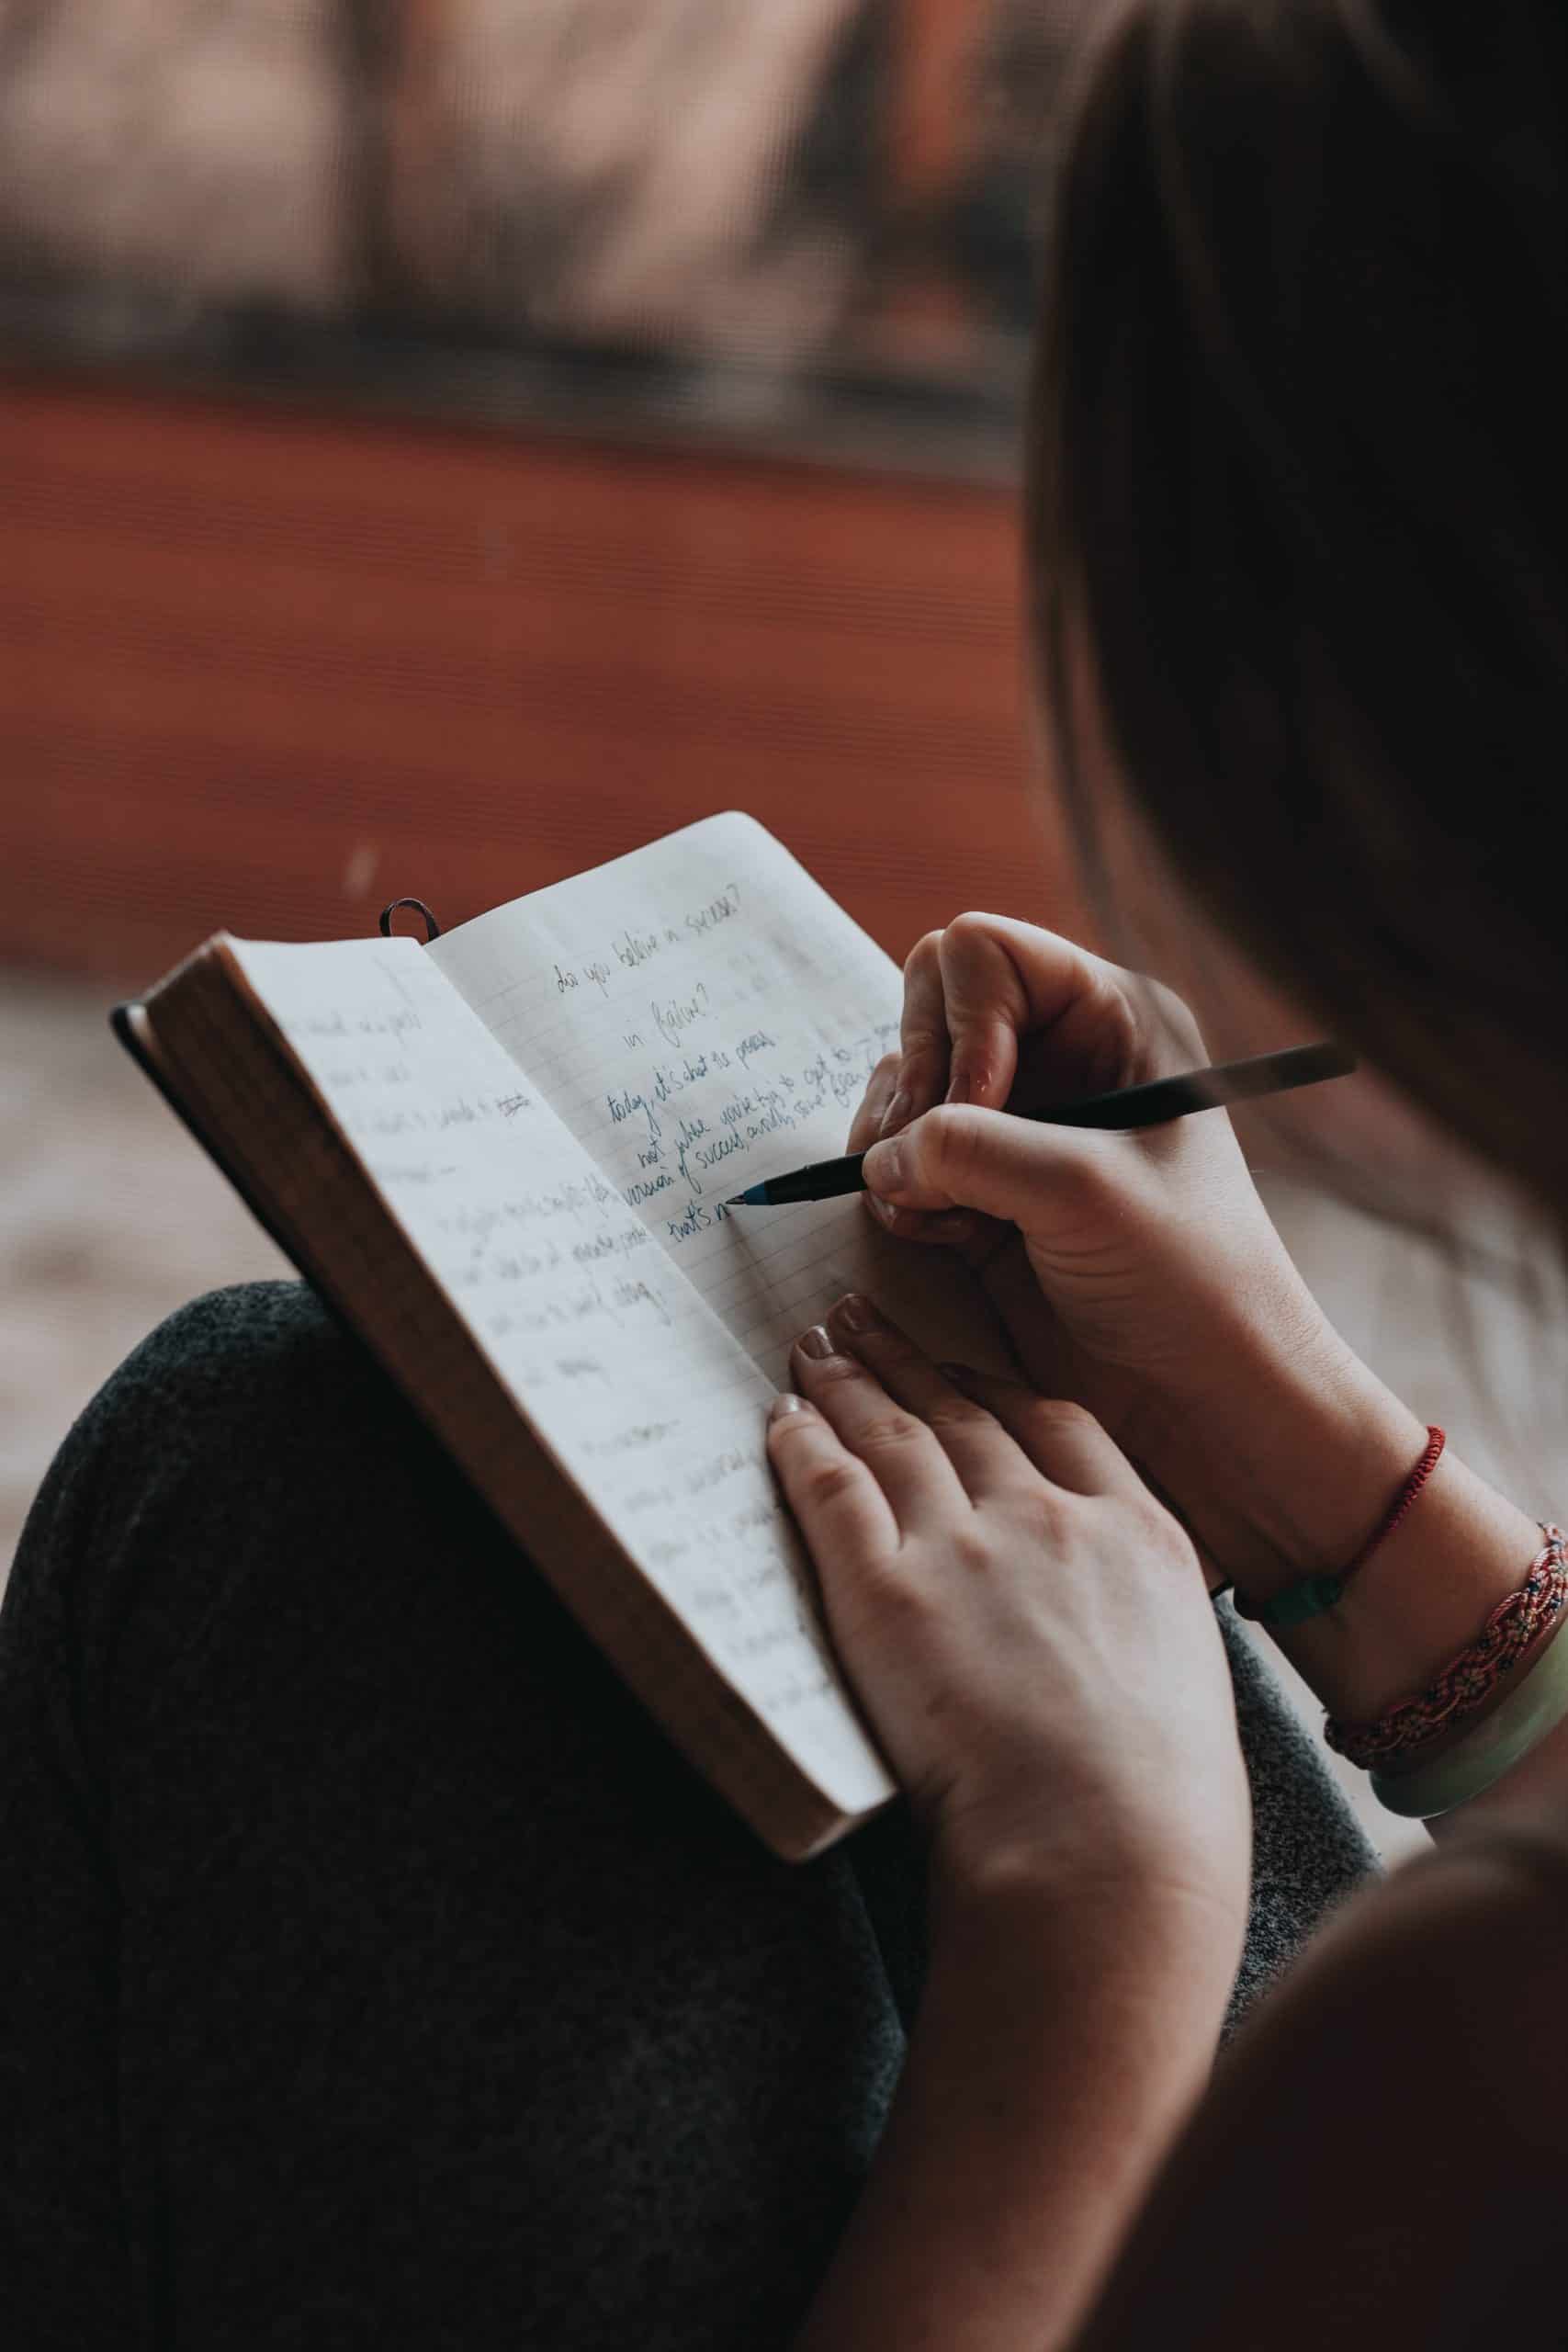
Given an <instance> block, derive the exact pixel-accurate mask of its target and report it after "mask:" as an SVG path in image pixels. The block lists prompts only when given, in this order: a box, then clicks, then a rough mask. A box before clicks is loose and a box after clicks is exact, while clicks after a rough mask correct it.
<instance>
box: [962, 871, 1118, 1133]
mask: <svg viewBox="0 0 1568 2352" xmlns="http://www.w3.org/2000/svg"><path fill="white" fill-rule="evenodd" d="M938 936H939V940H940V946H939V951H938V954H939V961H940V963H941V967H942V998H943V1006H944V1014H945V1019H946V1022H947V1028H948V1035H949V1038H950V1040H951V1083H950V1085H949V1088H948V1092H947V1100H948V1101H949V1102H950V1103H980V1104H982V1105H983V1106H985V1107H986V1108H987V1109H990V1110H1000V1109H1001V1108H1002V1106H1003V1104H1004V1103H1006V1102H1007V1101H1008V1100H1009V1097H1010V1094H1011V1093H1012V1091H1013V1088H1014V1084H1015V1081H1016V1080H1017V1076H1018V1065H1019V1053H1020V1044H1021V1040H1024V1039H1029V1040H1032V1041H1034V1049H1033V1051H1032V1055H1031V1060H1032V1063H1035V1062H1038V1060H1039V1059H1040V1058H1041V1056H1042V1053H1044V1054H1045V1056H1046V1057H1047V1058H1048V1060H1049V1061H1050V1063H1051V1064H1052V1065H1053V1067H1054V1068H1055V1071H1056V1073H1057V1081H1056V1082H1057V1085H1058V1088H1059V1090H1060V1091H1062V1092H1070V1093H1089V1092H1093V1091H1096V1090H1097V1089H1098V1088H1099V1087H1100V1086H1101V1085H1103V1086H1105V1087H1107V1088H1109V1087H1111V1086H1115V1085H1117V1084H1119V1083H1121V1082H1122V1076H1123V1072H1124V1069H1125V1068H1126V1066H1127V1064H1128V1061H1129V1059H1130V1057H1131V1053H1132V1049H1133V1045H1134V1033H1135V1028H1136V1015H1135V1010H1134V1003H1133V1000H1132V997H1131V995H1130V993H1129V988H1128V978H1129V976H1128V975H1127V974H1126V973H1124V972H1122V970H1120V968H1119V967H1117V966H1116V965H1114V964H1108V963H1107V962H1106V961H1105V960H1104V958H1103V957H1102V956H1092V955H1090V954H1089V951H1088V950H1087V949H1086V948H1082V947H1078V946H1077V945H1075V944H1074V943H1073V941H1071V940H1070V939H1063V938H1061V937H1060V936H1059V935H1058V934H1057V933H1055V932H1051V931H1042V930H1041V929H1039V927H1038V926H1037V925H1036V924H1033V923H1026V922H1013V921H1011V920H1010V918H1009V917H1008V916H1006V915H987V914H964V915H958V916H956V917H955V918H954V920H953V922H950V923H949V924H948V925H947V927H946V929H945V930H944V931H942V933H939V934H938Z"/></svg>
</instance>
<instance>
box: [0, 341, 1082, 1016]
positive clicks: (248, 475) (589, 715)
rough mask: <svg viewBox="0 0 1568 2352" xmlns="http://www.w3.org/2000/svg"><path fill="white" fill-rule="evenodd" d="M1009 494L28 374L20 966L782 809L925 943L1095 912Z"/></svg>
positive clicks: (530, 872) (17, 478)
mask: <svg viewBox="0 0 1568 2352" xmlns="http://www.w3.org/2000/svg"><path fill="white" fill-rule="evenodd" d="M1016 607H1017V580H1016V560H1015V528H1014V518H1013V511H1012V503H1011V500H1010V498H1009V497H1008V496H1007V495H1005V494H1002V493H998V492H993V491H987V490H984V489H976V488H974V487H948V486H946V485H932V484H931V483H929V482H924V483H923V482H919V481H905V480H899V479H896V478H892V477H886V478H876V479H866V478H861V477H855V476H851V475H846V474H835V473H832V472H829V471H826V470H817V469H811V468H807V467H799V466H794V467H792V466H785V465H781V464H770V463H767V462H765V461H762V460H754V461H753V460H750V459H736V458H728V457H727V458H701V457H695V456H686V455H683V454H670V453H663V452H642V453H637V452H630V451H625V450H620V449H615V448H610V447H600V446H594V445H591V444H588V443H585V442H573V441H565V440H559V439H556V440H550V439H547V438H543V437H535V438H532V439H530V438H528V437H525V436H524V437H516V438H513V437H512V436H510V435H502V434H496V433H488V434H487V433H484V432H479V431H474V432H464V431H460V430H453V429H447V428H443V427H437V426H434V425H429V424H412V423H411V424H405V423H401V422H399V423H395V424H389V423H387V422H385V421H374V422H372V421H367V420H365V419H363V418H359V417H352V418H350V417H342V416H330V415H328V416H322V415H308V414H301V413H293V412H291V411H289V410H288V409H286V408H282V407H276V406H273V407H265V406H262V405H259V404H257V405H254V406H252V405H246V404H244V403H242V402H238V401H234V402H229V401H223V400H219V399H212V400H203V399H197V398H194V397H185V396H174V395H167V396H165V395H157V396H154V395H149V394H147V393H145V392H136V391H131V390H106V389H103V388H101V387H97V386H94V385H89V384H85V383H83V382H80V381H78V382H74V383H70V382H62V383H48V382H43V381H40V380H38V379H33V380H29V381H18V380H15V379H13V380H11V381H10V382H0V874H3V875H4V876H5V878H6V952H8V954H9V956H10V957H11V959H12V960H13V961H17V962H21V963H36V964H50V965H53V966H56V967H61V968H64V969H75V970H78V971H82V972H86V973H92V974H96V975H101V976H104V977H112V978H116V979H119V978H125V979H128V980H130V981H131V982H132V983H135V982H139V981H145V980H151V979H152V978H155V977H156V976H157V975H158V974H159V973H160V972H161V971H163V970H164V969H165V968H166V967H168V965H170V964H171V963H172V962H174V961H175V959H176V958H177V957H178V956H181V955H183V954H184V953H185V952H186V949H187V948H189V947H190V946H191V945H193V944H195V943H196V942H197V941H199V940H200V939H202V938H204V937H206V936H207V935H208V933H210V932H212V931H215V930H217V929H219V928H220V927H227V928H229V929H231V930H233V931H235V932H237V933H240V934H242V935H247V934H248V935H252V936H263V937H275V938H313V937H331V936H338V935H343V934H345V933H357V932H362V931H366V930H368V929H370V928H373V926H374V922H375V919H376V915H377V912H378V910H379V908H380V907H381V906H382V905H383V904H384V903H385V902H386V900H388V899H390V898H393V897H395V896H398V895H400V894H402V893H405V892H412V893H415V894H417V895H418V896H420V897H422V898H423V899H427V900H428V901H429V902H430V904H431V905H432V906H433V907H434V910H435V911H436V913H437V915H438V916H439V918H440V919H441V921H442V922H444V923H446V924H448V925H450V924H452V923H454V922H459V921H461V920H462V919H463V918H465V917H466V916H468V915H470V914H473V913H477V912H478V911H479V910H481V909H482V908H484V907H487V906H491V905H493V904H495V903H497V902H498V901H500V900H502V899H507V898H511V897H513V896H515V895H516V894H517V893H519V892H521V891H524V890H527V889H531V888H536V886H538V885H539V884H541V883H544V882H547V881H552V880H555V879H558V877H559V876H563V875H566V874H570V873H573V872H576V871H578V870H579V869H580V868H581V867H582V866H584V865H592V864H593V863H595V862H597V861H599V860H601V859H603V858H606V857H610V856H614V855H615V854H619V853H620V852H622V851H625V850H627V849H631V848H634V847H636V846H637V843H638V842H642V841H645V840H648V839H649V838H650V837H651V836H653V835H655V834H658V833H660V832H664V831H668V830H669V829H670V828H671V827H673V826H676V825H680V824H682V823H685V822H688V821H690V820H692V819H694V818H696V817H699V816H703V815H706V814H708V813H710V812H711V811H713V810H715V809H724V808H729V807H739V808H743V809H750V811H751V812H752V813H753V814H754V815H755V816H757V817H759V818H760V819H761V820H762V822H763V823H764V824H766V825H768V826H769V827H771V828H772V829H773V831H775V832H777V833H778V834H779V835H780V836H781V838H782V839H783V840H784V842H787V843H788V845H789V846H790V848H792V849H793V850H794V851H795V853H796V854H797V855H799V856H800V857H802V858H803V859H804V860H805V861H806V863H807V865H808V866H809V867H810V868H811V870H812V871H813V872H814V873H815V874H817V875H818V877H819V878H820V879H821V881H822V882H823V883H824V884H825V885H826V886H827V888H829V890H831V891H832V892H833V894H834V895H835V897H837V898H839V899H840V900H841V901H842V903H843V904H844V905H845V906H847V907H848V908H849V909H850V910H851V912H852V913H853V914H854V915H855V916H856V918H857V919H858V920H859V921H860V922H863V924H865V926H866V927H867V928H868V929H869V930H870V931H871V932H872V933H874V935H875V936H876V937H877V938H878V939H879V940H881V941H882V942H883V944H885V945H886V946H887V947H888V948H889V949H890V950H891V951H892V952H894V953H895V954H897V955H900V956H901V955H902V954H903V952H904V951H905V950H906V949H907V948H908V945H909V944H911V943H912V941H913V940H914V939H915V938H916V937H918V936H919V933H920V932H922V931H923V930H925V929H926V928H928V927H929V926H930V925H931V924H932V923H935V922H942V921H943V920H945V919H946V918H947V917H949V916H951V915H953V914H954V913H956V912H958V911H959V910H960V909H962V908H964V907H966V906H979V907H989V908H993V909H998V910H1002V911H1006V912H1012V913H1021V914H1025V915H1031V916H1033V917H1035V918H1037V919H1042V918H1043V919H1044V920H1048V921H1061V922H1064V924H1066V923H1067V922H1068V921H1069V920H1070V917H1071V910H1070V908H1069V906H1068V904H1067V901H1066V896H1065V893H1064V890H1063V888H1062V886H1061V884H1060V881H1059V879H1057V878H1055V877H1056V876H1057V874H1058V870H1059V860H1057V859H1056V858H1055V857H1054V856H1053V855H1052V854H1050V851H1049V848H1048V844H1047V842H1046V837H1045V832H1044V828H1043V821H1042V818H1041V815H1040V807H1039V795H1038V794H1037V792H1035V791H1034V790H1033V789H1032V787H1031V786H1030V783H1029V780H1028V773H1027V769H1028V762H1027V755H1026V752H1025V749H1024V739H1025V729H1024V726H1023V721H1022V715H1021V714H1022V701H1023V689H1022V683H1021V656H1020V653H1019V650H1018V638H1017V628H1016Z"/></svg>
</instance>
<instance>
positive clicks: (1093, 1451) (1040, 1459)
mask: <svg viewBox="0 0 1568 2352" xmlns="http://www.w3.org/2000/svg"><path fill="white" fill-rule="evenodd" d="M942 1370H943V1371H944V1372H945V1373H946V1374H947V1376H948V1378H949V1380H950V1381H951V1382H952V1383H953V1386H954V1387H955V1388H959V1389H961V1390H962V1392H963V1393H964V1395H965V1396H968V1397H974V1398H975V1400H976V1403H977V1404H981V1405H984V1407H985V1408H986V1409H987V1412H988V1413H990V1414H992V1415H993V1416H994V1417H995V1419H997V1420H998V1421H999V1422H1000V1423H1001V1426H1002V1427H1003V1429H1004V1430H1007V1432H1008V1434H1009V1436H1010V1437H1011V1438H1012V1439H1013V1440H1014V1441H1015V1442H1016V1443H1017V1445H1018V1446H1019V1448H1020V1449H1021V1452H1022V1453H1025V1454H1026V1455H1027V1456H1028V1458H1029V1460H1030V1461H1031V1462H1032V1464H1034V1467H1035V1468H1036V1470H1038V1471H1040V1472H1041V1473H1042V1475H1043V1476H1045V1477H1047V1478H1049V1479H1050V1480H1051V1481H1052V1483H1053V1484H1054V1485H1055V1486H1058V1487H1066V1489H1067V1490H1068V1492H1069V1493H1070V1494H1075V1495H1123V1496H1132V1495H1145V1496H1146V1495H1147V1493H1148V1489H1147V1487H1145V1485H1144V1482H1143V1480H1142V1479H1141V1478H1140V1477H1139V1476H1138V1474H1137V1472H1136V1471H1135V1470H1134V1467H1133V1465H1132V1464H1131V1463H1130V1462H1129V1461H1128V1459H1127V1457H1126V1455H1125V1454H1124V1453H1122V1449H1121V1447H1120V1446H1119V1445H1118V1444H1117V1442H1116V1441H1115V1439H1114V1438H1112V1437H1109V1436H1107V1434H1106V1432H1105V1430H1102V1429H1101V1428H1100V1423H1099V1422H1098V1421H1097V1420H1096V1419H1095V1418H1094V1415H1093V1414H1092V1413H1090V1412H1087V1411H1086V1410H1085V1408H1083V1406H1081V1405H1074V1404H1072V1403H1070V1402H1069V1401H1068V1399H1067V1398H1066V1397H1043V1396H1042V1395H1041V1394H1040V1392H1039V1390H1038V1389H1036V1388H1031V1387H1030V1386H1029V1385H1027V1383H1026V1382H1024V1381H1021V1380H1002V1379H999V1378H998V1377H997V1376H996V1375H995V1374H991V1373H984V1372H972V1371H970V1370H969V1369H968V1367H967V1366H965V1365H962V1364H944V1365H943V1366H942Z"/></svg>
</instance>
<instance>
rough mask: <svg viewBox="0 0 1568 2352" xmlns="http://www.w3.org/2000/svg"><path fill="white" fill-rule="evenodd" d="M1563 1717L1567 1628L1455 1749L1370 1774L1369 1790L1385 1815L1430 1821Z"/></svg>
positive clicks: (1567, 1703) (1493, 1777)
mask: <svg viewBox="0 0 1568 2352" xmlns="http://www.w3.org/2000/svg"><path fill="white" fill-rule="evenodd" d="M1565 1715H1568V1624H1565V1625H1564V1626H1563V1627H1562V1630H1561V1631H1560V1632H1558V1633H1556V1634H1553V1635H1552V1637H1551V1641H1550V1642H1549V1643H1548V1644H1547V1646H1546V1648H1545V1649H1544V1650H1543V1651H1542V1652H1541V1654H1540V1657H1538V1658H1537V1660H1536V1662H1535V1664H1534V1665H1533V1666H1532V1667H1531V1668H1529V1671H1528V1673H1527V1674H1526V1676H1525V1679H1524V1680H1523V1681H1522V1682H1520V1683H1518V1684H1517V1686H1516V1687H1515V1689H1513V1690H1512V1691H1509V1693H1508V1695H1507V1697H1506V1699H1505V1700H1504V1702H1503V1703H1502V1705H1501V1706H1500V1707H1498V1708H1496V1709H1495V1711H1494V1713H1491V1714H1489V1715H1488V1716H1487V1717H1486V1720H1485V1721H1484V1723H1479V1724H1476V1726H1475V1729H1474V1730H1473V1731H1472V1733H1471V1734H1470V1735H1469V1736H1468V1737H1467V1738H1465V1739H1461V1741H1460V1743H1459V1745H1458V1747H1451V1748H1450V1750H1449V1753H1448V1754H1447V1755H1446V1756H1443V1757H1439V1758H1438V1761H1437V1762H1436V1763H1435V1764H1428V1765H1427V1767H1426V1769H1425V1770H1419V1769H1418V1770H1416V1771H1414V1772H1398V1773H1394V1774H1392V1775H1389V1776H1386V1777H1385V1775H1384V1774H1382V1773H1381V1772H1374V1773H1373V1774H1372V1775H1371V1790H1372V1794H1373V1796H1375V1797H1376V1799H1377V1801H1378V1803H1379V1804H1381V1805H1382V1806H1383V1808H1384V1809H1385V1811H1387V1812H1389V1813H1397V1814H1402V1815H1404V1818H1405V1820H1407V1821H1433V1820H1436V1818H1437V1816H1438V1815H1439V1814H1443V1813H1452V1811H1453V1810H1454V1808H1455V1806H1456V1805H1461V1804H1468V1803H1469V1801H1470V1799H1471V1798H1472V1797H1478V1796H1479V1795H1480V1794H1481V1792H1482V1791H1483V1789H1489V1788H1490V1787H1491V1786H1492V1784H1493V1782H1494V1781H1500V1780H1501V1779H1502V1777H1503V1775H1504V1773H1505V1772H1507V1771H1510V1770H1512V1769H1513V1767H1514V1766H1515V1765H1516V1764H1517V1762H1518V1760H1519V1758H1520V1757H1521V1756H1527V1755H1528V1754H1529V1751H1530V1749H1531V1748H1532V1747H1537V1746H1538V1745H1539V1744H1540V1741H1541V1740H1543V1739H1544V1738H1545V1737H1546V1735H1547V1733H1548V1732H1550V1731H1554V1730H1555V1729H1556V1727H1557V1725H1558V1724H1560V1723H1561V1722H1562V1719H1563V1717H1564V1716H1565Z"/></svg>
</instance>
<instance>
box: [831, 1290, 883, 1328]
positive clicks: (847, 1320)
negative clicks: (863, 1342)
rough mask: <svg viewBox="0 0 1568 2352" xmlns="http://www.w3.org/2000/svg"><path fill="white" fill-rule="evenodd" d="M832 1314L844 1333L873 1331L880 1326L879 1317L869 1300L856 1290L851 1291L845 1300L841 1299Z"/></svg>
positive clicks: (880, 1320)
mask: <svg viewBox="0 0 1568 2352" xmlns="http://www.w3.org/2000/svg"><path fill="white" fill-rule="evenodd" d="M833 1312H834V1314H835V1315H836V1316H837V1317H838V1319H839V1321H840V1323H841V1324H842V1325H843V1327H844V1329H845V1330H846V1331H875V1330H879V1329H881V1326H882V1317H881V1316H880V1315H879V1314H878V1313H877V1311H876V1309H875V1307H874V1306H873V1305H872V1303H871V1301H870V1299H869V1298H867V1297H865V1296H864V1295H863V1293H862V1292H860V1291H858V1290H852V1291H851V1293H850V1295H849V1296H848V1297H847V1298H841V1299H840V1301H839V1304H838V1306H836V1307H835V1308H834V1309H833Z"/></svg>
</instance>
